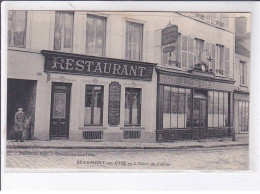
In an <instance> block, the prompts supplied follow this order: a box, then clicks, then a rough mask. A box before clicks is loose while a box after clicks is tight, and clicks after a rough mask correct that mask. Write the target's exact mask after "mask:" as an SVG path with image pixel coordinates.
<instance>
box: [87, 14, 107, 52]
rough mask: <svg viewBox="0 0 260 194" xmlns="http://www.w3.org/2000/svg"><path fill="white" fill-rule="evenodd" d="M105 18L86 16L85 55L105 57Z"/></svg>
mask: <svg viewBox="0 0 260 194" xmlns="http://www.w3.org/2000/svg"><path fill="white" fill-rule="evenodd" d="M105 42H106V18H104V17H100V16H94V15H88V16H87V30H86V54H87V55H94V56H105Z"/></svg>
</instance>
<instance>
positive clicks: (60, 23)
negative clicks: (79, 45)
mask: <svg viewBox="0 0 260 194" xmlns="http://www.w3.org/2000/svg"><path fill="white" fill-rule="evenodd" d="M73 23H74V14H73V12H64V11H63V12H62V11H57V12H55V27H54V50H57V51H67V52H72V45H73V25H74V24H73Z"/></svg>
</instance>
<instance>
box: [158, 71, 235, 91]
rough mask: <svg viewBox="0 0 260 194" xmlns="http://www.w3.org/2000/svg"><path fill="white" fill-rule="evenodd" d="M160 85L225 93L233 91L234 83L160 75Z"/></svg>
mask: <svg viewBox="0 0 260 194" xmlns="http://www.w3.org/2000/svg"><path fill="white" fill-rule="evenodd" d="M159 83H161V84H169V85H177V86H184V87H189V88H201V89H208V90H223V91H233V86H234V85H233V82H232V83H231V82H226V83H224V82H220V81H214V80H204V79H198V78H192V77H183V76H177V75H166V74H160V75H159Z"/></svg>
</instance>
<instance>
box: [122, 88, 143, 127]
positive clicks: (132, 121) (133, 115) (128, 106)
mask: <svg viewBox="0 0 260 194" xmlns="http://www.w3.org/2000/svg"><path fill="white" fill-rule="evenodd" d="M125 125H134V126H140V125H141V89H139V88H126V90H125Z"/></svg>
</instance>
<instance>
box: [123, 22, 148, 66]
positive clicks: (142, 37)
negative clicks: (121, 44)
mask: <svg viewBox="0 0 260 194" xmlns="http://www.w3.org/2000/svg"><path fill="white" fill-rule="evenodd" d="M128 24H132V25H133V24H134V25H137V26H141V39H142V41H141V45H140V51H139V52H140V53H139V56H140V59H133V58H132V57H129V56H128V46H129V42H128V34H129V32H128V28H129V26H128ZM144 27H145V25H144V23H141V22H136V21H132V20H126V21H125V59H126V60H132V61H143V57H144ZM139 42H140V41H139ZM131 53H132V51H131Z"/></svg>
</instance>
